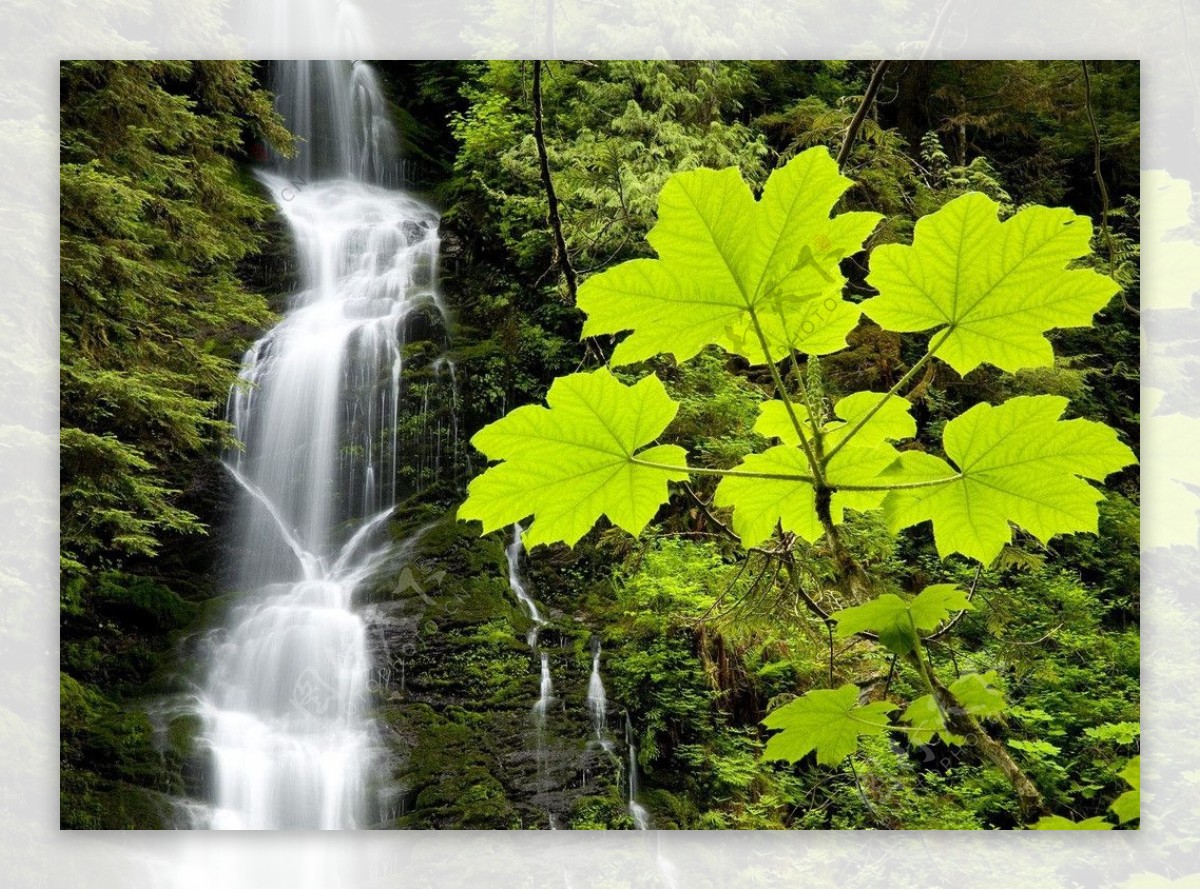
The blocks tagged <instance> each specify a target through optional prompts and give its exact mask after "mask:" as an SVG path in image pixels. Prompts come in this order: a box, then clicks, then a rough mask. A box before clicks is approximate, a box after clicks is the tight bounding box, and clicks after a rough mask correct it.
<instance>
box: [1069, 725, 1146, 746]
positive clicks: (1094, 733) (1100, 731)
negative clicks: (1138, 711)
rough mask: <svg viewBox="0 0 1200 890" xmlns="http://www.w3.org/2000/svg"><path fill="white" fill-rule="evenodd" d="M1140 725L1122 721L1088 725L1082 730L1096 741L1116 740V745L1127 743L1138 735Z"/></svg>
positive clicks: (1139, 733)
mask: <svg viewBox="0 0 1200 890" xmlns="http://www.w3.org/2000/svg"><path fill="white" fill-rule="evenodd" d="M1141 732H1142V727H1141V726H1140V725H1139V724H1137V723H1132V722H1130V721H1122V722H1120V723H1101V724H1100V725H1099V726H1089V727H1088V728H1087V729H1085V730H1084V731H1083V734H1084V735H1086V736H1087V737H1088V738H1089V739H1095V740H1096V741H1098V742H1116V743H1117V744H1118V745H1128V744H1130V743H1131V742H1132V741H1133V740H1134V739H1136V738H1137V737H1138V736H1139V735H1141Z"/></svg>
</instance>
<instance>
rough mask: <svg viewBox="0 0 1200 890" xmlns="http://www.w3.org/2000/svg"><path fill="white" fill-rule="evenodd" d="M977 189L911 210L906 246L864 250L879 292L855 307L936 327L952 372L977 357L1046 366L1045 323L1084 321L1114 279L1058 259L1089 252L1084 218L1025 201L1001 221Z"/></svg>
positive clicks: (897, 327) (893, 326)
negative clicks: (917, 215) (926, 211)
mask: <svg viewBox="0 0 1200 890" xmlns="http://www.w3.org/2000/svg"><path fill="white" fill-rule="evenodd" d="M998 209H999V205H998V204H997V203H996V202H995V201H993V200H992V199H991V198H989V197H987V196H986V195H983V194H980V193H978V192H972V193H970V194H966V195H963V196H962V197H960V198H955V199H954V200H953V201H951V202H950V203H948V204H947V205H946V206H945V207H943V208H942V209H941V210H939V211H938V212H937V213H933V214H930V215H929V216H925V217H922V218H921V219H920V220H918V222H917V225H916V228H915V230H914V232H913V243H912V245H911V246H908V245H902V244H887V245H884V246H882V247H878V248H876V249H875V251H874V252H873V253H872V254H871V273H870V275H868V276H867V282H868V283H869V284H870V285H871V286H872V287H874V288H876V289H877V290H878V291H879V296H876V297H872V298H871V299H868V300H865V301H863V303H862V309H863V311H864V312H865V313H866V314H867V315H868V316H870V317H871V318H872V319H873V320H874V321H876V322H878V323H879V325H881V326H882V327H884V328H885V329H887V330H889V331H898V332H902V333H903V332H911V331H926V330H929V329H930V328H936V329H937V330H936V331H935V333H934V334H933V336H932V338H931V340H930V344H931V345H936V346H937V356H938V358H940V359H942V360H943V361H945V362H947V363H948V364H950V365H951V366H952V367H953V368H954V369H955V370H956V371H958V372H959V373H960V374H966V373H967V372H968V371H970V370H972V369H973V368H975V367H977V366H978V365H980V364H983V363H984V362H988V363H990V364H993V365H995V366H996V367H998V368H1001V369H1003V370H1005V371H1016V370H1018V369H1020V368H1026V367H1036V366H1049V365H1051V364H1053V362H1054V353H1053V350H1052V349H1051V346H1050V341H1049V340H1047V339H1046V337H1045V332H1046V331H1048V330H1050V329H1051V328H1066V327H1080V326H1085V325H1089V324H1091V321H1092V316H1093V315H1095V314H1096V312H1098V311H1099V310H1100V309H1103V308H1104V306H1105V305H1107V303H1108V301H1109V300H1110V299H1112V297H1113V295H1114V294H1115V293H1116V292H1117V290H1118V287H1117V284H1116V282H1114V281H1113V280H1112V279H1111V278H1107V277H1105V276H1104V275H1100V274H1099V273H1097V272H1095V271H1092V270H1090V269H1072V270H1068V269H1067V266H1068V264H1069V263H1070V262H1071V261H1072V260H1075V259H1077V258H1078V257H1082V256H1086V255H1087V254H1088V253H1090V252H1091V239H1092V222H1091V220H1090V219H1088V218H1087V217H1085V216H1079V215H1077V214H1075V213H1073V212H1072V211H1071V210H1068V209H1066V208H1061V207H1056V208H1050V207H1027V208H1025V209H1024V210H1021V211H1019V212H1018V213H1016V214H1015V215H1014V216H1013V217H1012V218H1011V219H1009V220H1007V221H1005V222H1000V221H999V219H998V217H997V211H998Z"/></svg>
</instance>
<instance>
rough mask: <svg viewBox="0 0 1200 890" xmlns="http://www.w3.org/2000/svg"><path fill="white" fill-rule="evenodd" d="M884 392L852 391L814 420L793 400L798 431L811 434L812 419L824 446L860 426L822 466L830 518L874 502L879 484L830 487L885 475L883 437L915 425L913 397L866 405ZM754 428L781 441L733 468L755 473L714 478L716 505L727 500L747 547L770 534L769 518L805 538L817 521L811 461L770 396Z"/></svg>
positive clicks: (909, 432) (889, 451)
mask: <svg viewBox="0 0 1200 890" xmlns="http://www.w3.org/2000/svg"><path fill="white" fill-rule="evenodd" d="M884 395H885V394H884V393H875V392H857V393H852V394H851V395H848V396H845V397H844V398H842V399H840V400H839V401H838V402H837V404H836V405H835V406H834V414H835V415H836V419H835V420H832V421H829V422H826V423H820V424H818V423H816V422H814V421H813V419H812V418H811V417H809V415H808V412H807V410H805V409H804V408H803V406H793V410H795V411H797V412H798V419H799V421H800V423H801V429H804V431H805V436H806V437H808V439H809V441H812V440H813V439H814V438H815V436H816V433H817V430H818V427H819V429H820V431H821V433H822V435H823V436H824V439H825V445H826V449H827V450H828V449H830V448H832V447H834V446H835V445H838V444H840V443H841V442H842V440H843V439H844V438H845V437H846V435H847V434H848V432H849V430H851V429H854V428H855V427H856V425H857V426H860V427H861V428H860V429H858V430H857V432H856V433H855V436H856V438H855V439H854V440H853V441H852V442H851V443H849V444H847V445H846V446H845V447H843V448H842V449H841V450H840V451H838V453H837V454H836V455H834V457H833V459H832V460H830V461H829V462H828V465H827V466H826V467H825V469H824V472H825V480H826V483H827V484H828V485H830V486H831V487H832V488H834V489H835V491H834V494H833V497H832V501H831V503H830V517H831V518H832V520H833V522H834V523H835V524H838V523H841V522H842V521H843V520H844V519H845V511H846V510H847V509H853V510H860V511H861V510H873V509H876V508H878V507H879V506H880V505H882V503H883V499H884V497H885V496H886V494H887V492H885V491H883V490H882V489H880V490H875V491H857V490H837V489H838V486H839V485H841V486H859V485H872V484H876V483H881V482H886V480H883V479H882V475H881V474H883V472H884V471H885V470H886V469H887V468H888V467H890V466H891V465H892V464H893V463H894V462H895V460H896V458H897V457H898V455H899V452H898V451H897V450H896V448H895V446H893V445H892V444H890V441H898V440H900V439H907V438H910V437H912V436H914V435H916V432H917V425H916V422H915V421H914V420H913V418H912V415H911V414H910V413H909V412H910V411H911V410H912V403H911V402H909V401H908V400H907V399H903V398H900V397H898V396H892V397H890V398H888V400H887V401H886V402H884V403H883V405H882V406H881V407H880V408H879V409H878V410H876V411H874V413H872V410H873V409H874V408H875V406H876V405H878V404H879V403H880V401H881V400H882V399H883V398H884ZM754 429H755V432H758V433H761V434H762V435H764V436H770V437H773V438H777V439H779V440H780V441H781V442H783V443H784V444H782V445H777V446H775V447H774V448H769V449H767V450H766V451H764V452H761V453H759V454H750V455H747V456H746V457H745V458H744V459H743V460H742V463H741V464H739V465H738V467H737V468H736V469H737V471H738V472H741V473H755V474H758V475H757V476H753V477H751V476H727V477H725V478H724V479H722V480H721V483H720V485H718V486H717V490H716V494H715V497H714V501H713V503H715V504H716V505H717V506H718V507H733V528H734V531H736V532H737V533H738V535H739V536H740V537H741V539H742V543H743V544H745V545H746V546H748V547H753V546H754V545H756V544H760V543H762V542H763V541H764V540H766V539H767V538H769V537H770V536H771V535H772V534H773V532H774V530H775V526H776V523H778V524H779V525H780V526H781V527H782V528H783V530H784V531H788V532H793V533H795V534H797V535H799V536H800V537H801V538H804V539H805V540H806V541H816V540H817V539H818V538H819V537H820V536H821V535H822V534H824V529H823V528H822V526H821V522H820V520H819V519H818V518H817V507H816V491H815V489H814V487H813V483H812V482H811V474H812V469H811V467H810V465H809V463H808V458H807V457H806V456H805V455H804V452H803V451H801V450H800V448H799V446H800V435H799V433H798V432H797V431H796V426H795V424H793V423H792V419H791V414H790V413H789V411H788V409H787V406H786V405H785V404H784V403H783V402H781V401H779V400H777V399H776V400H771V401H767V402H763V403H762V405H761V406H760V409H759V417H758V421H757V422H756V423H755V425H754Z"/></svg>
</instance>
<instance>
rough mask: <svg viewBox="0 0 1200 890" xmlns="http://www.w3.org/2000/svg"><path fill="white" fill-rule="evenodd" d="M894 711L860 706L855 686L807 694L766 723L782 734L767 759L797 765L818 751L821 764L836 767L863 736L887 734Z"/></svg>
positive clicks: (769, 743) (876, 705)
mask: <svg viewBox="0 0 1200 890" xmlns="http://www.w3.org/2000/svg"><path fill="white" fill-rule="evenodd" d="M894 710H896V706H895V705H893V704H889V703H888V702H871V703H870V704H868V705H859V704H858V687H857V686H855V685H854V684H853V683H847V684H846V685H845V686H842V687H841V688H840V689H818V690H814V691H812V692H808V693H805V694H804V695H802V696H801V697H800V698H798V699H796V700H794V701H791V702H788V703H787V704H786V705H784V706H783V707H781V708H777V709H776V710H774V711H772V712H771V713H770V714H768V715H767V716H766V719H764V720H763V725H764V726H767V727H769V728H771V729H778V730H781V731H780V732H778V733H776V734H775V735H773V736H771V738H770V739H768V741H767V748H766V750H765V751H764V752H763V759H765V760H788V761H791V762H792V763H795V762H796V761H797V760H800V759H802V758H803V757H805V756H806V755H807V754H809V753H810V752H812V751H816V753H817V763H823V764H826V765H829V766H833V765H835V764H837V763H839V762H841V761H842V760H843V759H844V758H846V757H848V756H850V755H851V754H853V753H854V752H855V751H856V750H858V739H859V737H860V736H874V735H882V734H883V733H885V732H887V730H888V729H889V724H888V717H887V715H888V713H889V712H891V711H894Z"/></svg>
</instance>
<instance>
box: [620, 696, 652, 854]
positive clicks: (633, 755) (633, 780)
mask: <svg viewBox="0 0 1200 890" xmlns="http://www.w3.org/2000/svg"><path fill="white" fill-rule="evenodd" d="M625 747H626V748H628V749H629V767H628V772H629V776H628V779H627V784H628V789H629V816H630V818H631V819H633V824H634V825H635V826H637V829H638V831H647V830H648V829H649V828H650V813H649V811H647V809H646V808H645V807H644V806H642V805H641V804H640V803H638V800H637V795H638V764H637V745H635V744H634V743H633V724H632V723H631V722H630V720H629V715H628V714H626V715H625Z"/></svg>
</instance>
